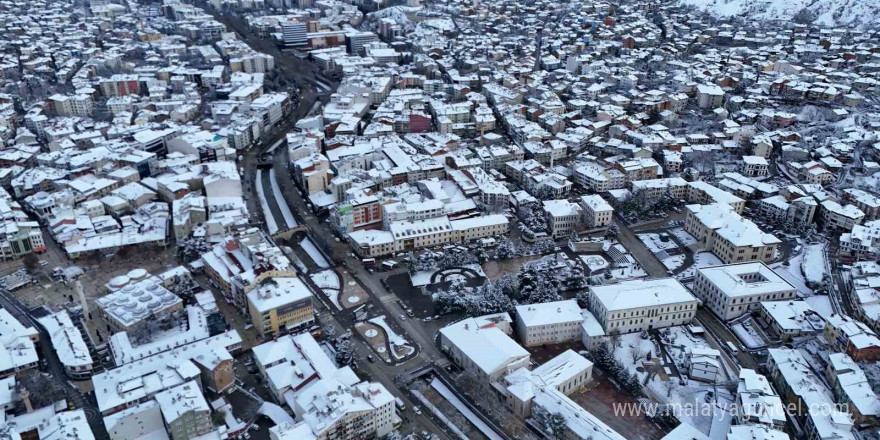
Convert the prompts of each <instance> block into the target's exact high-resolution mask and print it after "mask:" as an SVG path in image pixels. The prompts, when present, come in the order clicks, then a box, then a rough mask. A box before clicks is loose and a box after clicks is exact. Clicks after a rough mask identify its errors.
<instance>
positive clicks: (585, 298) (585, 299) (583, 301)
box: [575, 290, 590, 309]
mask: <svg viewBox="0 0 880 440" xmlns="http://www.w3.org/2000/svg"><path fill="white" fill-rule="evenodd" d="M575 300H577V303H578V307H580V308H582V309H587V308H589V306H590V292H589V291H587V290H584V291H581V292H578V294H577V296H575Z"/></svg>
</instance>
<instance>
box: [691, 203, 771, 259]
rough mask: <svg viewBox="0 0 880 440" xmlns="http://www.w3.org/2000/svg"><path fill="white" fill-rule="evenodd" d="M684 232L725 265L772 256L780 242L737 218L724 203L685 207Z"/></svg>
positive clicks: (739, 217) (741, 218)
mask: <svg viewBox="0 0 880 440" xmlns="http://www.w3.org/2000/svg"><path fill="white" fill-rule="evenodd" d="M684 230H685V231H687V232H688V233H689V234H691V235H693V236H694V237H695V238H696V239H697V241H699V243H700V244H701V245H702V246H703V248H704V249H707V250H710V251H711V252H712V253H713V254H715V255H716V256H717V257H718V258H719V259H721V261H722V262H724V263H725V264H730V263H741V262H745V261H753V260H760V261H764V262H770V261H772V260H773V259H774V258H775V257H776V246H777V245H779V243H781V241H780V240H779V239H778V238H776V236H774V235H773V234H767V233H764V231H762V230H761V229H760V228H759V227H758V226H757V225H756V224H754V223H752V221H751V220H747V219H745V218H743V217H741V216H740V215H739V214H737V213H736V211H735V210H734V209H733V208H731V207H730V205H728V204H724V203H715V204H711V205H688V206H687V217H686V219H685V224H684Z"/></svg>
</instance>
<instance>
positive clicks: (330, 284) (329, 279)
mask: <svg viewBox="0 0 880 440" xmlns="http://www.w3.org/2000/svg"><path fill="white" fill-rule="evenodd" d="M311 278H312V281H314V282H315V284H316V285H317V286H318V287H320V288H322V289H336V290H339V275H336V272H334V271H333V270H322V271H321V272H318V273H313V274H312V275H311Z"/></svg>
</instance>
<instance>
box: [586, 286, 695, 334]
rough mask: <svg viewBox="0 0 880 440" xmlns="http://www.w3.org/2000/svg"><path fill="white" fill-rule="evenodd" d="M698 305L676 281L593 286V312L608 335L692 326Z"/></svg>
mask: <svg viewBox="0 0 880 440" xmlns="http://www.w3.org/2000/svg"><path fill="white" fill-rule="evenodd" d="M698 304H699V301H698V300H697V299H696V298H694V296H693V295H691V292H690V291H688V290H687V288H685V287H684V286H683V285H682V284H681V283H680V282H678V280H676V279H675V278H658V279H652V280H633V281H625V282H622V283H617V284H611V285H607V286H590V310H591V311H592V312H593V314H594V315H595V316H596V319H598V320H599V322H600V323H601V324H602V327H604V328H605V332H606V333H630V332H638V331H642V330H651V329H656V328H663V327H670V326H674V325H682V324H687V323H689V322H691V320H692V319H693V318H694V315H695V314H696V312H697V305H698Z"/></svg>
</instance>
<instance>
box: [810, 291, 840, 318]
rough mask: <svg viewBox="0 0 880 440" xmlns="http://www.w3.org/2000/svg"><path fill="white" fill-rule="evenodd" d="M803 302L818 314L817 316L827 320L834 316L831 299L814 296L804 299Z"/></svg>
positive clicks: (825, 296) (823, 296)
mask: <svg viewBox="0 0 880 440" xmlns="http://www.w3.org/2000/svg"><path fill="white" fill-rule="evenodd" d="M804 301H806V302H807V304H809V305H810V307H812V308H813V310H815V311H816V313H818V314H819V316H821V317H823V318H825V319H828V317H829V316H831V315H833V314H834V307H832V306H831V298H828V296H827V295H815V296H810V297H807V298H804Z"/></svg>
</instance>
